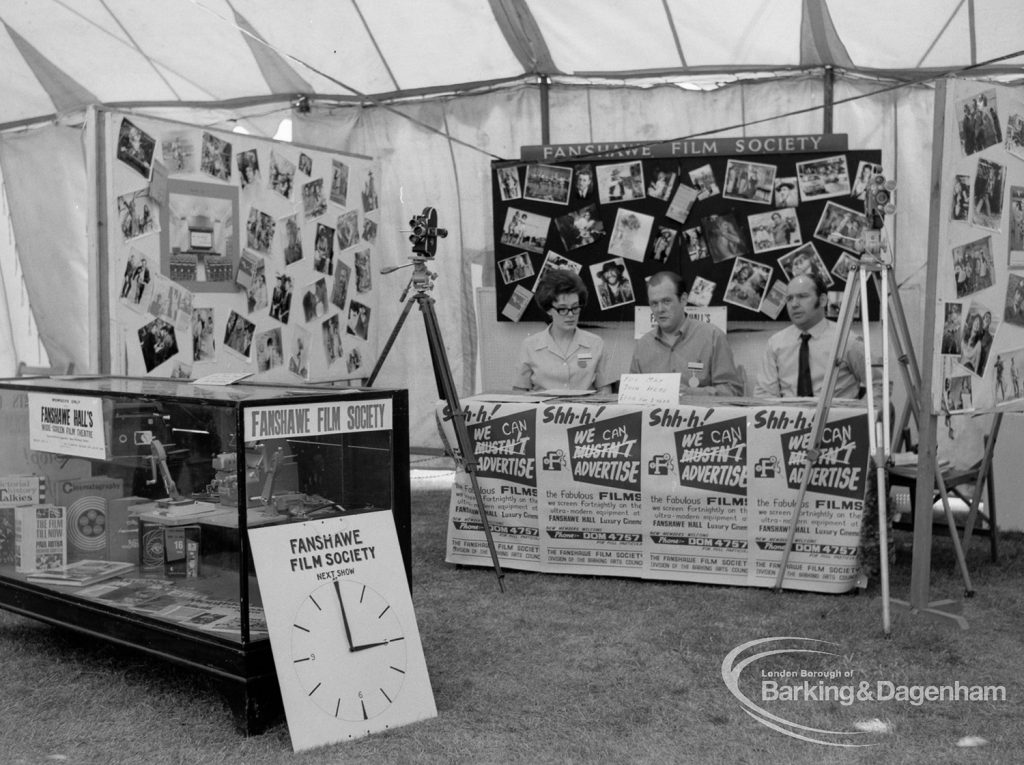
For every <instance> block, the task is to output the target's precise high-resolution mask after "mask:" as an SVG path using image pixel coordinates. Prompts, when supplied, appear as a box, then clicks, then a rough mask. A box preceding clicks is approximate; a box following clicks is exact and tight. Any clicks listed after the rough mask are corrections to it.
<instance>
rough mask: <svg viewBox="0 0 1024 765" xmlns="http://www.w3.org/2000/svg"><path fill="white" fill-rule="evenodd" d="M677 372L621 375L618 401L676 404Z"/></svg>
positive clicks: (645, 404) (645, 403) (660, 404)
mask: <svg viewBox="0 0 1024 765" xmlns="http://www.w3.org/2000/svg"><path fill="white" fill-rule="evenodd" d="M681 377H682V376H681V375H680V374H679V373H678V372H668V373H665V374H653V375H622V377H621V378H620V379H619V403H620V404H634V405H635V404H639V405H643V406H653V405H658V406H677V405H678V404H679V384H680V378H681Z"/></svg>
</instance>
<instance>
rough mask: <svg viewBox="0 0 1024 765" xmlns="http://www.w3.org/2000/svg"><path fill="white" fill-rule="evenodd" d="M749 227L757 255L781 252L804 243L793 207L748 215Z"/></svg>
mask: <svg viewBox="0 0 1024 765" xmlns="http://www.w3.org/2000/svg"><path fill="white" fill-rule="evenodd" d="M747 226H748V227H749V228H750V241H751V243H752V244H753V246H754V252H755V253H761V252H771V251H772V250H781V249H785V248H787V247H792V246H794V245H797V244H803V242H804V240H803V237H802V236H801V235H800V221H799V220H797V217H796V210H794V209H793V208H792V207H782V208H780V209H778V210H772V211H771V212H764V213H756V214H754V215H748V216H747Z"/></svg>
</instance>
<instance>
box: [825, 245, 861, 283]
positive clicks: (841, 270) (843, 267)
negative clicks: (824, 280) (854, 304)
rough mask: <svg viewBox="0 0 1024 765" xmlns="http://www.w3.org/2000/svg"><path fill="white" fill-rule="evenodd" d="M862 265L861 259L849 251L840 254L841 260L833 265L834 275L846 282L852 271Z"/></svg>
mask: <svg viewBox="0 0 1024 765" xmlns="http://www.w3.org/2000/svg"><path fill="white" fill-rule="evenodd" d="M859 265H860V259H859V258H855V257H854V256H853V255H851V254H850V253H848V252H844V253H843V254H842V255H840V256H839V260H837V261H836V264H835V265H834V266H832V275H833V276H834V277H836V278H837V279H838V280H839V281H841V282H845V281H846V280H847V279H848V278H849V277H850V272H851V271H853V269H855V268H857V266H859Z"/></svg>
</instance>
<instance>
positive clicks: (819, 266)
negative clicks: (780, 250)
mask: <svg viewBox="0 0 1024 765" xmlns="http://www.w3.org/2000/svg"><path fill="white" fill-rule="evenodd" d="M778 263H779V268H781V269H782V273H784V274H785V275H786V279H787V280H789V281H792V280H793V278H794V277H797V276H819V277H821V279H822V280H823V281H824V282H825V286H826V287H831V286H832V285H833V284H835V280H834V279H833V278H832V277H831V275H830V274H829V272H828V269H827V268H826V267H825V261H823V260H822V259H821V255H819V254H818V250H817V249H816V248H815V246H814V244H813V243H812V242H807V243H806V244H803V245H801V246H799V247H797V248H796V249H795V250H793V251H792V252H787V253H786V254H785V255H783V256H781V257H780V258H779V260H778Z"/></svg>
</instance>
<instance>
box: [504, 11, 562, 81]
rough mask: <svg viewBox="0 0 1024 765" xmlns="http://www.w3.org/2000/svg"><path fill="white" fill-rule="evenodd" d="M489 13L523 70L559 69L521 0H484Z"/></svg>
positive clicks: (544, 72) (551, 71)
mask: <svg viewBox="0 0 1024 765" xmlns="http://www.w3.org/2000/svg"><path fill="white" fill-rule="evenodd" d="M488 2H489V4H490V7H491V15H492V16H494V20H495V21H496V22H497V24H498V29H499V30H500V31H501V34H502V36H503V37H504V38H505V42H506V43H507V44H508V47H509V49H510V50H511V51H512V53H513V55H514V56H515V57H516V59H517V60H518V61H519V64H520V66H522V67H523V70H524V72H525V73H526V74H535V75H552V74H556V73H560V70H559V69H558V68H557V67H556V66H555V61H554V59H553V58H552V56H551V51H550V49H549V48H548V44H547V42H546V41H545V39H544V34H543V33H542V32H541V31H540V25H539V24H537V20H536V19H535V18H534V17H533V14H532V13H531V12H530V9H529V8H528V7H527V6H526V2H525V0H488Z"/></svg>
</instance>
